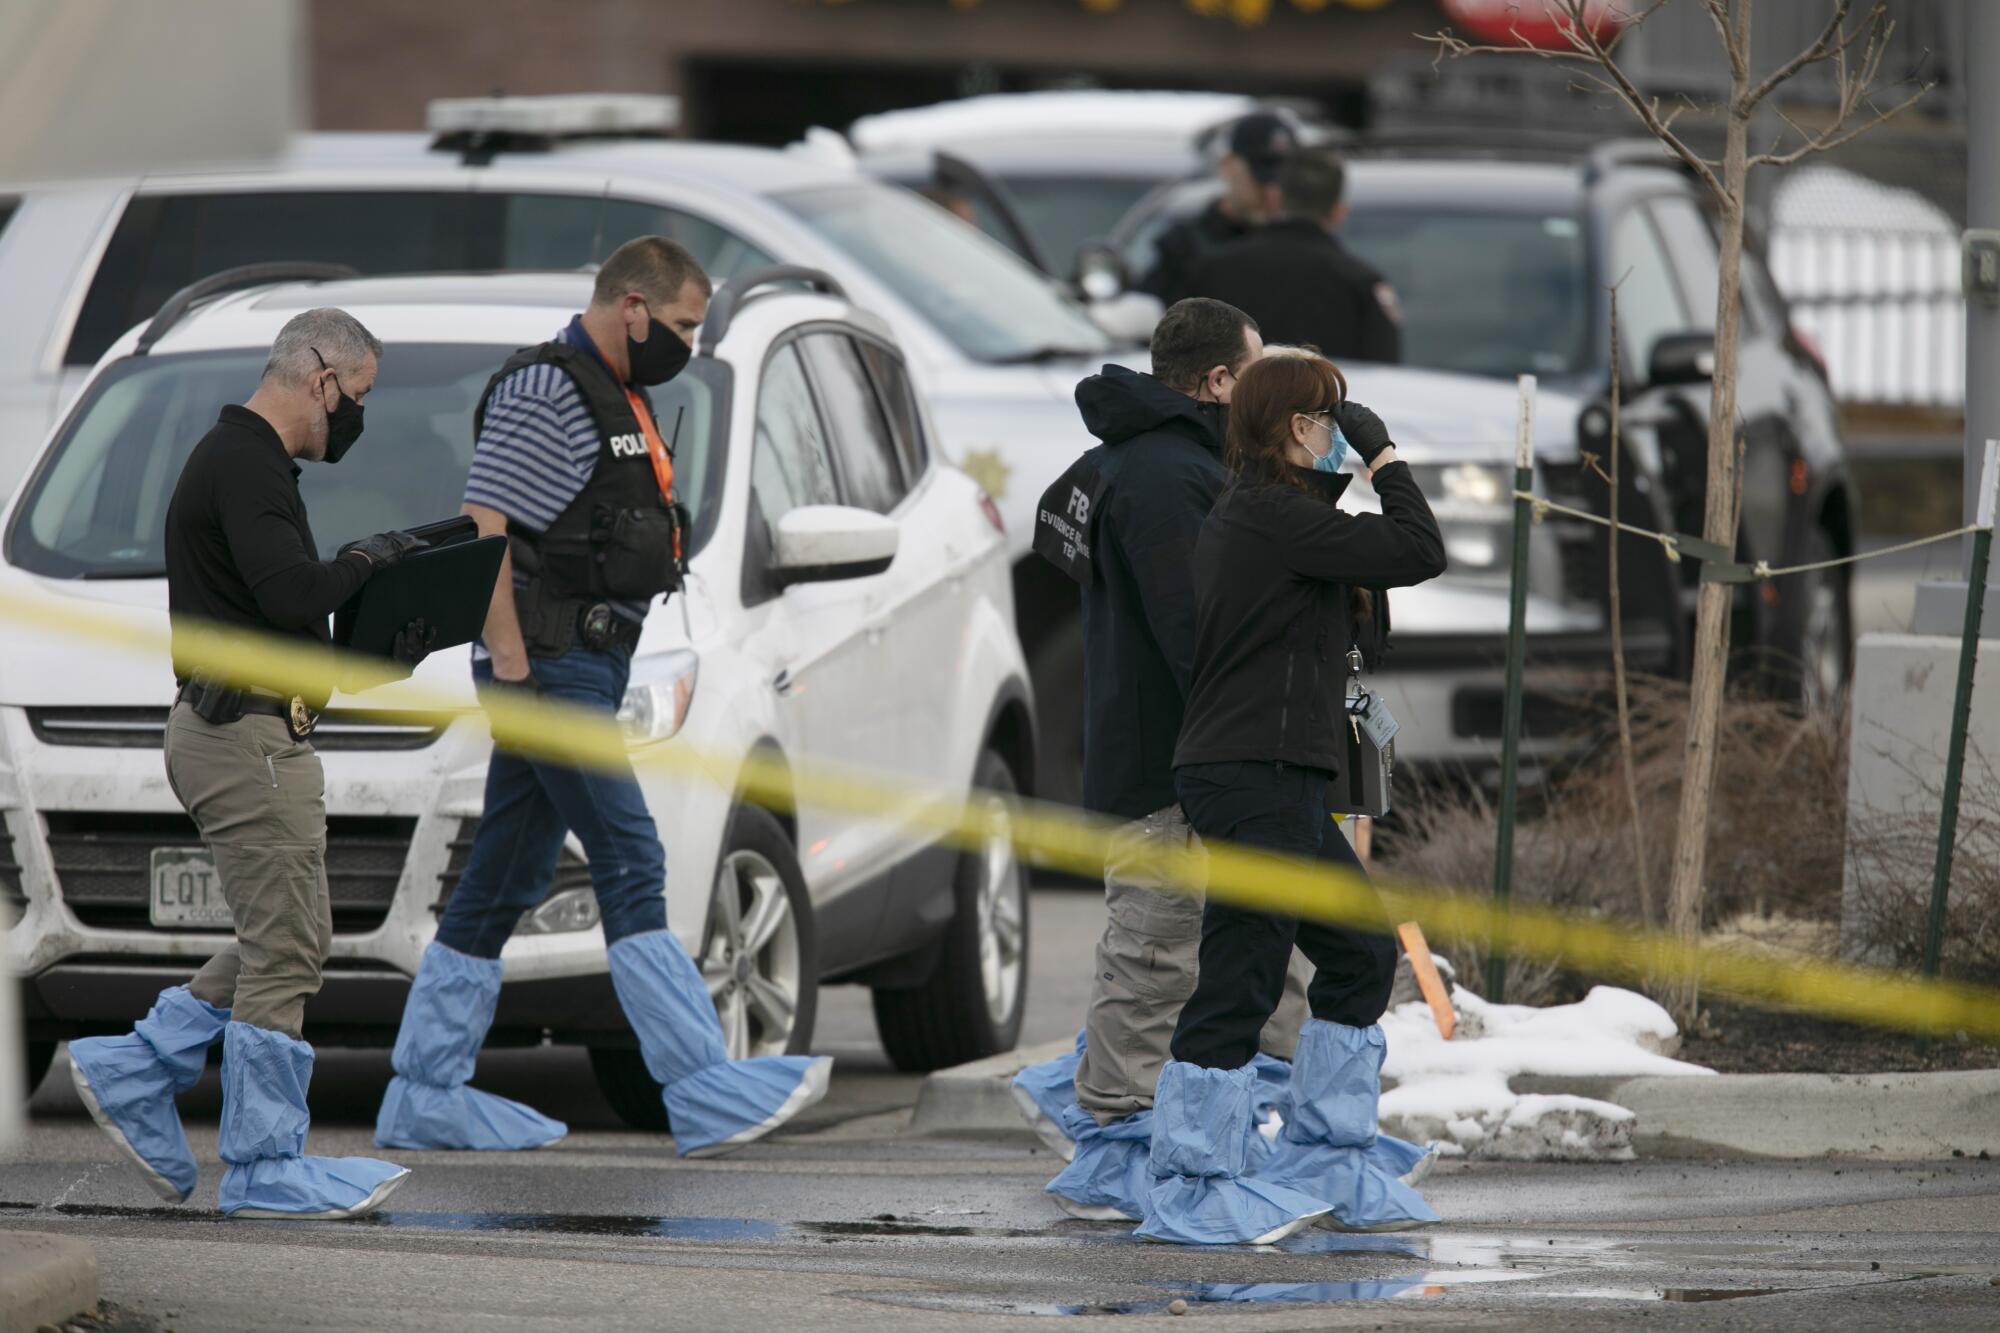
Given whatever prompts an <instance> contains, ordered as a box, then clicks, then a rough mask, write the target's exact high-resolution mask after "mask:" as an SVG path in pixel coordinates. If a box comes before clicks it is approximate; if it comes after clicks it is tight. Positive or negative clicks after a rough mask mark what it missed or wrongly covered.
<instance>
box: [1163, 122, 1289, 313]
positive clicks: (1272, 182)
mask: <svg viewBox="0 0 2000 1333" xmlns="http://www.w3.org/2000/svg"><path fill="white" fill-rule="evenodd" d="M1226 142H1227V143H1228V152H1226V153H1225V154H1224V155H1223V156H1222V157H1221V158H1220V159H1219V160H1218V161H1217V162H1216V165H1215V169H1216V174H1217V175H1219V176H1220V177H1221V178H1222V194H1221V195H1220V196H1219V197H1218V198H1217V199H1216V200H1215V201H1214V202H1213V203H1211V204H1210V205H1209V206H1208V207H1207V208H1205V209H1203V210H1202V211H1201V212H1200V213H1197V214H1196V215H1195V216H1193V217H1191V218H1183V219H1181V220H1180V221H1179V222H1176V223H1175V224H1174V225H1173V226H1171V227H1169V228H1168V229H1167V230H1166V231H1164V232H1162V233H1161V234H1160V240H1159V249H1158V252H1157V257H1156V258H1155V259H1154V261H1153V267H1152V268H1151V269H1149V270H1148V271H1147V273H1146V276H1145V277H1144V278H1143V279H1141V280H1140V283H1139V290H1141V291H1144V292H1150V293H1151V294H1152V295H1154V296H1157V297H1159V298H1160V302H1161V304H1162V305H1169V306H1170V305H1172V304H1173V303H1174V302H1176V301H1178V300H1180V299H1182V298H1183V297H1186V296H1191V295H1193V294H1194V292H1193V289H1192V287H1190V286H1189V280H1190V278H1191V276H1192V274H1193V272H1194V267H1195V265H1196V264H1197V263H1199V262H1200V261H1201V260H1202V259H1203V258H1205V257H1206V256H1207V255H1208V254H1209V252H1210V251H1213V250H1218V249H1221V248H1222V247H1223V246H1225V245H1228V244H1229V243H1230V242H1232V241H1236V240H1241V239H1242V238H1243V237H1245V236H1247V235H1249V234H1250V232H1251V231H1252V230H1253V229H1254V228H1256V227H1259V226H1261V225H1262V224H1264V223H1265V222H1267V221H1269V220H1270V219H1271V218H1273V217H1276V216H1277V214H1278V209H1279V203H1280V200H1279V194H1278V176H1279V174H1280V173H1281V172H1282V171H1283V170H1284V167H1285V163H1286V162H1287V161H1288V160H1290V158H1291V156H1292V154H1293V153H1295V152H1296V151H1298V146H1299V138H1298V131H1297V130H1296V129H1295V128H1293V126H1292V123H1291V122H1290V121H1288V120H1286V119H1285V118H1284V117H1283V116H1281V115H1278V114H1277V113H1276V112H1273V111H1253V112H1251V113H1250V114H1249V115H1247V116H1244V117H1242V118H1241V119H1239V120H1238V121H1237V122H1236V123H1235V124H1234V125H1232V126H1230V127H1229V135H1228V138H1227V141H1226Z"/></svg>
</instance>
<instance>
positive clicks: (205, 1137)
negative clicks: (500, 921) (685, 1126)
mask: <svg viewBox="0 0 2000 1333" xmlns="http://www.w3.org/2000/svg"><path fill="white" fill-rule="evenodd" d="M1034 907H1035V921H1034V934H1033V950H1034V956H1033V966H1034V980H1033V983H1032V985H1031V987H1030V991H1029V994H1030V997H1031V998H1030V1012H1029V1019H1028V1023H1027V1030H1026V1031H1025V1032H1024V1033H1023V1040H1024V1041H1031V1042H1032V1041H1043V1040H1049V1039H1051V1038H1055V1037H1059V1036H1061V1035H1063V1034H1065V1033H1066V1032H1071V1031H1073V1030H1074V1026H1075V1023H1076V1016H1077V1013H1078V1011H1079V1007H1080V1003H1081V998H1082V992H1083V987H1084V985H1085V983H1086V979H1087V970H1088V968H1089V965H1090V948H1091V945H1092V943H1093V942H1094V940H1095V937H1096V933H1097V927H1098V924H1099V922H1100V920H1101V913H1102V908H1101V905H1100V903H1099V901H1098V900H1097V899H1096V898H1095V896H1094V895H1091V894H1088V893H1078V892H1073V891H1060V890H1049V891H1042V892H1039V893H1037V894H1036V896H1035V903H1034ZM819 1037H820V1040H819V1042H818V1045H819V1046H820V1048H821V1049H823V1050H825V1051H827V1052H829V1053H831V1054H834V1055H836V1056H838V1057H839V1058H840V1060H839V1064H838V1066H837V1069H836V1073H835V1077H834V1082H833V1091H832V1093H831V1094H830V1095H829V1097H828V1098H827V1100H826V1101H825V1102H824V1103H822V1104H821V1105H820V1106H819V1107H817V1108H815V1109H814V1110H813V1111H812V1112H811V1113H809V1114H808V1115H807V1116H805V1117H803V1118H802V1119H801V1121H800V1122H798V1123H797V1124H796V1125H795V1126H793V1127H791V1128H790V1129H789V1130H788V1131H787V1132H785V1133H782V1134H780V1135H778V1136H775V1137H774V1138H773V1139H771V1140H769V1141H767V1142H765V1143H763V1144H759V1145H756V1146H754V1147H752V1148H750V1149H748V1150H746V1151H744V1152H741V1153H738V1154H736V1155H735V1156H732V1157H728V1158H723V1159H720V1160H712V1161H699V1162H683V1161H681V1160H679V1159H677V1158H675V1157H674V1156H673V1155H672V1153H671V1151H670V1150H669V1149H668V1147H667V1145H666V1141H665V1140H663V1139H661V1138H658V1137H656V1136H652V1135H647V1134H636V1133H632V1132H630V1131H627V1130H624V1129H622V1128H621V1127H619V1126H618V1125H617V1122H616V1121H615V1120H614V1119H613V1118H612V1117H611V1115H610V1113H609V1112H608V1111H607V1110H606V1109H604V1107H603V1106H602V1104H601V1103H600V1102H599V1100H598V1099H597V1097H596V1094H595V1091H594V1087H593V1084H592V1082H591V1079H590V1072H589V1066H588V1062H587V1061H586V1060H585V1059H584V1058H583V1057H582V1056H581V1054H579V1053H577V1052H572V1051H564V1050H538V1051H511V1052H493V1053H490V1054H489V1055H488V1056H487V1057H485V1058H484V1059H483V1060H482V1063H481V1069H480V1077H479V1080H478V1081H479V1083H480V1085H481V1086H483V1087H486V1088H489V1089H490V1090H492V1091H495V1092H499V1093H503V1094H506V1095H510V1096H515V1097H520V1098H523V1099H526V1100H530V1101H532V1102H533V1103H534V1104H535V1105H537V1106H538V1107H540V1108H541V1109H543V1110H545V1111H548V1112H550V1113H551V1114H555V1115H560V1116H563V1117H564V1118H566V1119H567V1120H568V1121H569V1122H570V1125H571V1131H572V1132H571V1134H570V1137H569V1138H568V1139H566V1140H565V1141H564V1142H562V1143H561V1144H559V1145H557V1146H556V1147H554V1148H549V1149H544V1150H542V1151H539V1152H535V1153H527V1154H510V1155H472V1154H447V1153H394V1154H390V1155H391V1156H393V1157H394V1158H396V1159H397V1160H399V1161H401V1162H403V1163H405V1164H406V1165H408V1166H410V1167H411V1168H412V1175H411V1177H410V1180H409V1182H408V1183H407V1184H406V1185H405V1186H404V1187H403V1189H402V1190H401V1191H400V1192H399V1193H398V1194H397V1195H396V1196H395V1198H394V1199H393V1200H392V1201H391V1204H392V1206H391V1207H390V1208H389V1210H388V1211H387V1212H386V1213H384V1214H383V1215H381V1216H379V1217H378V1218H375V1219H371V1220H368V1221H363V1222H355V1223H279V1222H229V1221H224V1220H223V1219H221V1218H220V1217H219V1215H217V1214H216V1213H215V1212H214V1211H213V1209H214V1203H215V1181H216V1177H217V1175H218V1165H217V1162H216V1157H215V1114H216V1109H217V1093H216V1083H215V1077H214V1073H213V1071H211V1072H210V1074H209V1076H208V1077H207V1078H205V1079H204V1080H203V1082H202V1083H201V1084H200V1085H198V1086H197V1088H196V1089H195V1090H194V1092H193V1093H191V1094H190V1095H189V1097H188V1098H187V1099H186V1100H185V1102H184V1110H185V1114H186V1116H187V1119H188V1122H189V1135H190V1138H191V1140H192V1142H193V1144H194V1148H195V1153H196V1156H197V1158H198V1159H199V1160H200V1161H201V1163H202V1166H203V1180H202V1185H201V1187H200V1189H199V1191H198V1192H197V1193H196V1195H195V1197H194V1198H193V1199H192V1200H191V1201H190V1202H189V1203H188V1204H187V1205H185V1206H184V1207H180V1208H163V1207H161V1206H160V1205H159V1203H158V1201H157V1200H156V1199H155V1198H154V1197H153V1196H152V1195H151V1194H150V1193H149V1192H148V1191H147V1190H146V1188H145V1187H144V1186H143V1185H142V1184H141V1183H140V1182H139V1180H138V1178H137V1176H136V1174H135V1173H134V1172H132V1171H131V1170H130V1168H128V1167H127V1166H125V1165H124V1164H122V1162H120V1161H118V1160H117V1159H116V1157H115V1154H114V1152H113V1151H112V1150H111V1148H110V1147H109V1145H108V1144H107V1143H105V1142H104V1140H103V1139H102V1137H101V1136H100V1135H99V1134H98V1132H97V1130H96V1129H95V1127H94V1126H93V1125H92V1124H91V1122H90V1120H89V1118H88V1117H87V1116H86V1115H85V1114H84V1112H83V1110H82V1108H81V1106H80V1105H79V1104H78V1103H77V1100H76V1098H75V1095H74V1093H73V1092H72V1091H71V1089H70V1086H69V1080H68V1078H67V1076H66V1070H65V1069H64V1068H63V1067H62V1066H60V1065H59V1066H58V1068H57V1069H56V1070H55V1071H54V1073H53V1074H52V1076H51V1078H50V1079H49V1080H48V1081H47V1082H46V1083H45V1084H44V1086H43V1088H42V1089H41V1091H40V1093H39V1094H38V1095H37V1097H36V1099H35V1101H34V1103H33V1105H32V1107H31V1112H32V1117H33V1120H32V1124H31V1127H30V1129H29V1131H28V1133H27V1135H26V1136H25V1139H24V1141H23V1142H22V1143H21V1144H18V1145H16V1150H15V1152H14V1154H13V1156H12V1158H11V1159H10V1160H8V1161H6V1162H5V1163H4V1164H0V1226H4V1227H7V1228H14V1229H24V1230H36V1231H47V1232H57V1233H62V1234H67V1235H74V1236H80V1237H84V1238H87V1239H89V1240H90V1241H91V1242H92V1243H93V1244H94V1245H95V1246H96V1248H97V1252H98V1258H99V1263H100V1266H101V1270H102V1272H101V1284H102V1289H103V1292H104V1295H105V1297H106V1299H107V1300H109V1301H110V1302H112V1303H113V1304H114V1305H115V1306H116V1307H118V1309H119V1311H120V1312H121V1314H122V1319H123V1323H122V1325H121V1326H123V1327H129V1328H133V1329H148V1328H161V1329H166V1328H171V1329H175V1330H205V1329H268V1328H290V1329H315V1330H317V1329H430V1328H452V1329H496V1330H499V1329H504V1330H529V1329H544V1328H548V1329H555V1328H573V1327H577V1326H580V1325H586V1326H594V1327H612V1328H672V1327H688V1326H700V1327H712V1328H740V1327H764V1328H771V1327H795V1326H800V1325H804V1324H808V1323H810V1324H813V1325H817V1326H821V1327H825V1328H852V1327H867V1328H869V1329H875V1330H885V1329H899V1328H935V1327H957V1326H960V1325H971V1324H986V1323H991V1324H995V1325H997V1324H999V1323H1001V1322H1002V1321H1003V1320H1010V1319H1011V1320H1016V1321H1018V1320H1019V1319H1020V1318H1022V1317H1029V1316H1037V1315H1048V1316H1057V1315H1096V1316H1104V1317H1116V1318H1118V1319H1119V1321H1120V1322H1121V1323H1125V1322H1130V1321H1133V1320H1142V1321H1161V1322H1164V1321H1167V1320H1170V1319H1172V1318H1174V1317H1175V1316H1173V1315H1172V1314H1170V1313H1169V1309H1170V1303H1172V1302H1176V1301H1179V1302H1184V1303H1185V1304H1186V1307H1187V1310H1188V1317H1200V1318H1225V1319H1228V1320H1229V1321H1230V1323H1229V1325H1228V1327H1232V1328H1243V1329H1261V1328H1277V1327H1286V1328H1295V1327H1309V1326H1310V1327H1327V1326H1343V1325H1352V1324H1365V1325H1371V1326H1373V1325H1380V1324H1382V1323H1384V1322H1388V1321H1391V1320H1393V1321H1397V1322H1409V1323H1428V1324H1440V1325H1459V1324H1465V1323H1469V1322H1473V1321H1475V1320H1476V1321H1477V1322H1478V1323H1480V1324H1481V1325H1484V1326H1496V1327H1525V1326H1534V1327H1537V1328H1545V1327H1547V1326H1548V1325H1550V1324H1551V1323H1559V1324H1560V1325H1562V1326H1565V1327H1609V1326H1612V1325H1620V1326H1623V1325H1627V1324H1629V1323H1630V1322H1631V1321H1632V1320H1634V1319H1636V1318H1642V1317H1643V1318H1648V1319H1660V1320H1676V1321H1685V1322H1689V1323H1697V1324H1730V1325H1735V1326H1754V1327H1813V1328H1823V1327H1827V1326H1831V1325H1835V1324H1841V1325H1877V1326H1879V1325H1888V1324H1898V1325H1905V1326H1965V1327H1994V1326H2000V1285H1996V1283H2000V1162H1981V1161H1977V1160H1952V1159H1947V1160H1944V1161H1939V1162H1930V1163H1911V1164H1905V1165H1885V1164H1880V1163H1860V1162H1855V1161H1840V1160H1830V1161H1825V1162H1809V1163H1784V1164H1778V1163H1718V1162H1700V1163H1696V1162H1662V1161H1642V1162H1637V1163H1628V1164H1622V1165H1592V1166H1559V1165H1527V1164H1497V1163H1495V1164H1477V1165H1463V1164H1451V1163H1448V1164H1446V1165H1445V1166H1443V1167H1441V1168H1440V1169H1439V1170H1438V1172H1437V1173H1436V1174H1435V1175H1434V1176H1432V1178H1431V1179H1430V1180H1429V1181H1428V1182H1427V1183H1426V1185H1425V1193H1426V1194H1427V1195H1428V1197H1429V1198H1430V1199H1431V1201H1432V1202H1433V1203H1434V1204H1435V1205H1436V1207H1437V1208H1438V1210H1439V1211H1440V1212H1441V1213H1443V1214H1444V1216H1445V1217H1446V1219H1447V1221H1446V1223H1445V1224H1444V1225H1443V1226H1441V1227H1438V1228H1435V1229H1432V1230H1430V1231H1426V1232H1418V1233H1407V1234H1402V1235H1389V1236H1345V1235H1336V1234H1333V1233H1329V1232H1313V1233H1309V1234H1308V1235H1306V1236H1304V1237H1299V1238H1294V1239H1293V1240H1290V1241H1287V1242H1286V1243H1285V1244H1284V1245H1283V1246H1282V1247H1280V1248H1278V1249H1275V1250H1263V1251H1213V1250H1209V1251H1189V1250H1184V1249H1179V1248H1173V1247H1164V1246H1154V1245H1147V1244H1143V1243H1140V1242H1137V1241H1134V1240H1133V1239H1131V1237H1130V1235H1129V1230H1128V1229H1127V1228H1124V1227H1120V1226H1113V1225H1102V1224H1090V1223H1081V1222H1075V1221H1071V1220H1069V1219H1067V1218H1065V1217H1064V1216H1063V1215H1062V1214H1061V1213H1060V1212H1059V1211H1058V1210H1057V1209H1056V1208H1055V1207H1054V1206H1053V1205H1052V1204H1050V1203H1049V1202H1048V1200H1047V1199H1046V1198H1045V1197H1044V1196H1043V1194H1042V1193H1041V1186H1042V1184H1043V1183H1044V1182H1045V1181H1046V1179H1047V1178H1048V1176H1049V1175H1050V1174H1052V1173H1053V1172H1054V1170H1055V1169H1056V1165H1057V1164H1056V1162H1055V1159H1054V1158H1052V1156H1051V1155H1050V1154H1049V1153H1048V1152H1047V1150H1045V1149H1042V1148H1040V1147H1038V1146H1036V1145H1034V1144H1033V1142H1032V1141H1031V1140H1029V1139H1027V1138H1025V1137H1011V1138H1004V1139H992V1140H962V1139H946V1138H924V1137H914V1136H911V1135H909V1134H908V1133H906V1129H907V1125H908V1121H909V1115H910V1107H911V1105H912V1103H913V1101H914V1099H915V1096H916V1091H917V1086H918V1080H917V1079H916V1078H915V1077H914V1076H911V1075H905V1074H899V1073H896V1072H895V1071H893V1070H892V1069H890V1068H889V1066H888V1064H887V1061H886V1060H885V1059H884V1057H883V1056H882V1054H881V1051H880V1048H879V1046H877V1045H876V1044H875V1042H874V1038H873V1027H872V1021H871V1019H870V1015H869V1012H868V1003H867V998H866V995H865V993H862V992H856V991H849V990H839V991H830V992H829V993H828V994H827V996H826V997H825V998H824V1000H823V1002H822V1006H821V1019H820V1033H819ZM388 1077H389V1067H388V1061H387V1058H386V1055H385V1054H383V1053H371V1052H327V1053H325V1054H324V1055H323V1057H322V1059H321V1063H320V1066H319V1069H318V1071H317V1074H316V1077H315V1079H314V1084H313V1098H312V1101H313V1109H314V1114H315V1117H316V1123H315V1127H314V1133H313V1144H312V1146H313V1147H314V1149H315V1150H317V1151H319V1152H325V1153H362V1152H370V1151H372V1149H371V1148H370V1146H369V1143H368V1138H369V1126H370V1123H371V1121H372V1118H373V1113H374V1109H375V1105H376V1102H377V1099H378V1098H379V1096H380V1094H381V1090H382V1088H383V1086H384V1085H385V1084H386V1082H387V1081H388Z"/></svg>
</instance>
